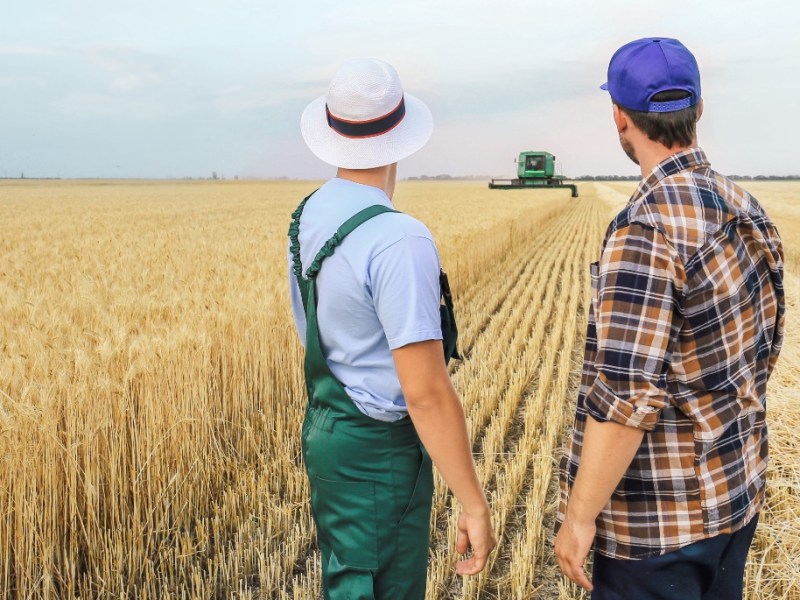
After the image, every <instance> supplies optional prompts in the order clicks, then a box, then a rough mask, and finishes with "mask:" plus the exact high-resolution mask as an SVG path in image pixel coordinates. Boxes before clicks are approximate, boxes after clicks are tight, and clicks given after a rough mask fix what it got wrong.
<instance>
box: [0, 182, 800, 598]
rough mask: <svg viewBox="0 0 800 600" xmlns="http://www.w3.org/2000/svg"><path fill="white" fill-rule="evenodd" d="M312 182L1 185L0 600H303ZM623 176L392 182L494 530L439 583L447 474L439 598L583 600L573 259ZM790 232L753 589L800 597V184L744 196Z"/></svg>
mask: <svg viewBox="0 0 800 600" xmlns="http://www.w3.org/2000/svg"><path fill="white" fill-rule="evenodd" d="M311 189H313V184H311V183H302V182H203V183H197V182H167V183H162V182H156V183H146V182H128V183H125V182H114V183H104V182H9V181H7V182H1V183H0V211H1V212H2V215H3V219H2V227H0V457H1V459H2V469H0V597H2V598H14V599H23V598H25V599H28V598H31V599H35V598H47V599H51V598H59V599H60V598H64V599H69V598H84V599H85V598H187V599H189V598H231V597H233V598H297V599H300V598H318V597H319V591H318V590H319V581H318V576H317V573H318V565H317V560H318V558H317V554H316V552H315V549H314V539H313V534H312V527H311V520H310V517H309V512H308V489H307V485H306V481H305V477H304V474H303V471H302V466H301V464H300V444H299V429H300V422H301V418H302V417H301V415H302V409H303V402H304V398H303V396H304V393H303V390H302V376H301V368H300V365H301V356H302V355H301V349H300V345H299V343H298V340H297V338H296V335H295V333H294V330H293V328H292V326H291V321H290V315H289V310H288V306H287V300H286V289H287V288H286V263H285V248H286V241H285V240H286V238H285V232H286V228H287V223H288V215H289V213H290V212H291V210H292V209H293V208H294V207H295V206H296V204H297V203H298V202H299V201H300V199H301V198H302V197H303V196H304V195H305V194H306V193H308V192H309V191H310V190H311ZM631 189H632V186H631V185H622V184H613V185H611V184H602V183H595V184H586V185H582V186H581V198H580V199H577V200H571V199H569V196H568V194H567V193H566V192H565V191H564V190H542V191H539V192H535V193H531V192H498V191H489V190H487V189H486V187H485V185H484V184H482V183H475V182H469V183H466V182H448V183H438V182H437V183H423V182H402V183H401V184H400V185H399V187H398V191H397V194H396V204H397V205H398V207H399V208H400V209H401V210H404V211H406V212H409V213H410V214H413V215H415V216H417V217H419V218H421V219H422V220H423V221H424V222H425V223H427V224H428V226H429V227H430V228H431V230H432V231H433V233H434V236H435V237H436V239H437V243H438V245H439V248H440V251H441V254H442V259H443V263H444V265H445V267H446V268H447V270H448V271H449V274H450V278H451V281H452V283H453V287H454V293H455V297H456V310H457V315H458V318H459V322H460V326H461V345H462V350H463V354H464V357H465V358H464V360H463V361H461V362H459V363H457V364H456V365H455V366H454V367H453V368H452V373H453V379H454V381H455V384H456V387H457V389H458V390H459V392H460V393H461V396H462V398H463V402H464V406H465V411H466V413H467V416H468V421H469V427H470V432H471V434H472V438H473V440H474V451H475V459H476V463H477V465H478V472H479V475H480V477H481V479H482V481H483V482H484V484H485V486H486V489H487V490H488V493H489V497H490V501H491V504H492V508H493V511H494V515H495V523H496V524H497V528H498V537H499V538H500V539H501V544H500V547H499V550H498V552H497V553H496V554H495V555H494V556H493V560H492V563H491V564H490V565H489V568H488V569H487V570H486V572H485V573H484V574H483V575H481V576H480V577H477V578H473V579H470V580H465V581H462V580H461V579H459V578H457V577H455V576H454V575H453V570H452V565H453V563H454V561H455V556H454V554H453V552H452V540H453V538H454V525H455V520H454V517H455V514H456V511H455V510H454V508H455V507H454V506H453V500H452V498H450V497H449V496H448V495H447V494H446V493H445V490H444V488H443V487H442V485H441V481H439V482H438V488H437V493H436V497H435V500H434V517H433V518H434V524H435V534H434V536H433V541H432V546H431V561H430V569H429V575H428V583H429V586H428V587H429V594H428V596H429V598H431V599H433V598H502V599H506V598H510V599H514V598H520V599H523V598H544V599H567V598H580V597H581V596H580V594H579V593H578V592H577V591H576V590H575V589H574V588H573V587H572V586H567V585H565V584H564V583H563V581H562V580H561V578H560V577H559V576H558V574H557V570H556V569H555V567H554V559H553V556H552V546H551V526H552V519H553V512H554V508H555V506H554V485H553V483H554V476H555V469H554V465H556V464H557V454H558V449H559V446H560V444H561V441H562V439H563V436H564V435H565V432H566V429H567V427H568V426H569V424H570V422H571V418H572V410H573V402H574V398H575V393H576V387H577V378H578V373H579V365H580V356H581V351H582V343H583V334H584V329H585V320H586V313H585V309H586V298H587V293H588V276H587V271H588V264H589V263H590V262H591V261H592V260H594V259H595V257H596V255H597V253H598V249H599V243H600V240H601V237H602V234H603V231H604V228H605V225H606V223H607V222H608V220H609V219H610V217H611V216H612V214H613V213H614V212H615V211H616V210H619V208H620V207H621V206H622V205H623V204H624V202H625V200H626V198H627V196H628V194H629V193H630V191H631ZM750 189H751V191H753V192H754V193H755V194H756V195H757V196H758V197H759V198H760V199H761V200H762V202H763V203H764V204H765V205H766V207H767V209H768V210H769V211H770V213H771V214H772V216H773V218H774V219H775V221H776V222H777V223H778V226H779V228H780V230H781V232H782V234H783V237H784V240H785V246H786V256H787V277H786V279H787V280H786V290H787V300H788V304H789V310H790V312H789V317H788V324H787V325H788V327H787V329H788V336H787V342H786V344H785V346H784V350H783V355H782V357H781V360H780V362H779V365H778V370H777V372H776V373H775V375H774V377H773V379H772V381H771V386H770V397H769V413H770V417H769V418H770V424H771V427H772V430H771V454H772V459H771V466H770V476H769V492H768V494H769V498H768V506H767V509H766V511H765V513H764V515H763V516H762V522H761V525H760V526H759V529H758V533H757V540H756V545H755V548H754V550H753V551H752V552H751V554H750V561H749V565H748V569H747V590H748V592H747V597H748V598H749V599H751V600H755V599H778V598H789V599H797V598H800V566H798V560H797V557H798V556H800V491H799V490H800V446H798V441H797V440H798V438H797V434H796V429H797V425H798V424H800V385H799V384H800V381H798V379H800V376H799V375H798V373H800V339H799V338H800V327H798V319H799V318H800V317H798V315H797V312H798V304H800V243H799V242H798V236H800V185H798V184H788V183H787V184H784V183H769V184H767V183H760V184H753V185H751V186H750Z"/></svg>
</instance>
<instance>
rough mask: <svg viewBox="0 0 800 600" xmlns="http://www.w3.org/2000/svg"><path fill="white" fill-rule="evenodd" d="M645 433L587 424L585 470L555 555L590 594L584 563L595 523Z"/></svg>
mask: <svg viewBox="0 0 800 600" xmlns="http://www.w3.org/2000/svg"><path fill="white" fill-rule="evenodd" d="M643 437H644V431H643V430H641V429H635V428H633V427H626V426H625V425H618V424H617V423H612V422H606V423H601V422H600V421H596V420H595V419H594V418H593V417H588V418H587V420H586V430H585V431H584V435H583V449H582V450H581V466H580V468H579V469H578V475H577V476H576V478H575V485H574V486H573V488H572V493H571V494H570V498H569V504H568V505H567V516H566V518H565V519H564V523H562V525H561V529H559V530H558V536H556V543H555V552H556V558H557V559H558V566H559V567H561V572H562V573H564V575H566V576H567V577H569V578H570V579H571V580H572V581H574V582H575V583H577V584H578V585H579V586H581V587H582V588H585V589H587V590H591V589H592V584H591V582H590V581H589V578H588V576H587V575H586V571H584V569H583V563H584V562H586V557H587V556H588V555H589V550H591V548H592V542H593V541H594V535H595V525H594V522H595V519H596V518H597V515H599V514H600V511H601V510H603V507H604V506H605V505H606V503H607V502H608V499H609V498H610V497H611V493H612V492H613V491H614V488H616V487H617V484H618V483H619V482H620V480H621V479H622V476H623V475H624V474H625V471H626V470H627V469H628V465H630V464H631V461H632V460H633V457H634V456H635V455H636V451H637V450H638V449H639V446H640V445H641V443H642V438H643Z"/></svg>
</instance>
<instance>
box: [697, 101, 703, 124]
mask: <svg viewBox="0 0 800 600" xmlns="http://www.w3.org/2000/svg"><path fill="white" fill-rule="evenodd" d="M702 116H703V99H702V98H700V102H698V103H697V120H698V121H699V120H700V117H702Z"/></svg>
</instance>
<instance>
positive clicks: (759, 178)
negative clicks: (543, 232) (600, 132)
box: [573, 175, 800, 181]
mask: <svg viewBox="0 0 800 600" xmlns="http://www.w3.org/2000/svg"><path fill="white" fill-rule="evenodd" d="M727 177H728V178H729V179H736V180H739V181H797V180H800V175H755V176H753V175H728V176H727ZM639 179H641V176H640V175H581V176H580V177H574V178H573V181H638V180H639Z"/></svg>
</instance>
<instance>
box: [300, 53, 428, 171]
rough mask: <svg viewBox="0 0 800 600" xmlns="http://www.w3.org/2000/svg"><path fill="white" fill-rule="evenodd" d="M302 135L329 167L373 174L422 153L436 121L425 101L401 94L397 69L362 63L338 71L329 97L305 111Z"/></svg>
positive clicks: (348, 64) (370, 61) (365, 60)
mask: <svg viewBox="0 0 800 600" xmlns="http://www.w3.org/2000/svg"><path fill="white" fill-rule="evenodd" d="M300 130H301V131H302V134H303V139H304V140H305V142H306V144H307V145H308V147H309V148H310V149H311V151H312V152H313V153H314V154H316V155H317V157H318V158H320V159H322V160H323V161H325V162H326V163H328V164H331V165H334V166H336V167H344V168H346V169H370V168H372V167H381V166H383V165H389V164H392V163H395V162H397V161H399V160H401V159H403V158H405V157H407V156H410V155H411V154H413V153H414V152H416V151H417V150H419V149H420V148H422V146H424V145H425V143H426V142H427V141H428V139H429V138H430V136H431V132H432V131H433V116H432V115H431V111H430V110H429V109H428V107H427V106H425V104H423V102H422V101H421V100H419V99H418V98H415V97H414V96H412V95H411V94H407V93H404V92H403V86H402V85H401V84H400V77H399V76H398V74H397V71H395V69H394V67H392V66H391V65H390V64H387V63H385V62H383V61H380V60H376V59H372V58H363V59H356V60H351V61H349V62H346V63H344V64H343V65H341V66H340V67H339V68H338V69H337V71H336V74H335V75H334V76H333V80H332V81H331V85H330V87H329V88H328V93H327V94H326V95H325V96H322V97H321V98H317V99H316V100H314V101H313V102H312V103H311V104H309V105H308V106H307V107H306V109H305V111H304V112H303V116H302V117H301V119H300Z"/></svg>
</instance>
